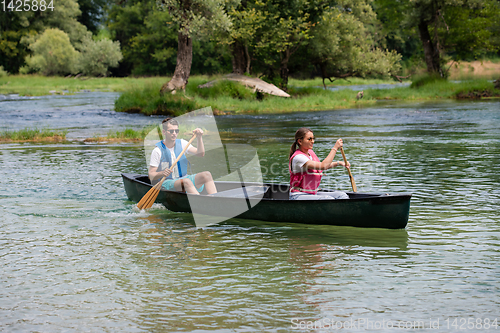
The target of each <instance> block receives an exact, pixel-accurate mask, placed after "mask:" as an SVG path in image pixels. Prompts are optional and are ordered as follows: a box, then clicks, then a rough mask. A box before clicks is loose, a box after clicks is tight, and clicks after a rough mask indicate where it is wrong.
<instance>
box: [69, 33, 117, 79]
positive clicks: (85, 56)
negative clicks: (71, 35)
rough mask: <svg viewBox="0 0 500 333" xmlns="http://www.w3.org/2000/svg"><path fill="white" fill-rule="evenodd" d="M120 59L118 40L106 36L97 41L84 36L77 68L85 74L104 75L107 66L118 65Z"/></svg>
mask: <svg viewBox="0 0 500 333" xmlns="http://www.w3.org/2000/svg"><path fill="white" fill-rule="evenodd" d="M122 59H123V55H122V53H121V51H120V42H118V41H116V42H113V41H111V40H109V39H107V38H103V39H101V40H98V41H94V40H93V39H92V38H86V39H85V40H84V41H83V43H82V47H81V58H80V63H79V66H78V69H79V70H80V71H81V72H82V73H83V74H85V75H89V76H106V75H107V73H108V68H109V67H116V66H118V62H119V61H120V60H122Z"/></svg>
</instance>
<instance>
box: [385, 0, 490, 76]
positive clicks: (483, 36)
mask: <svg viewBox="0 0 500 333" xmlns="http://www.w3.org/2000/svg"><path fill="white" fill-rule="evenodd" d="M376 4H377V6H376V7H377V8H380V9H382V10H383V9H384V8H385V9H387V8H390V7H391V6H392V7H394V8H397V12H398V13H400V15H395V16H392V17H391V18H388V20H387V21H388V22H390V21H399V22H400V23H399V25H400V26H406V27H407V28H414V29H415V30H416V31H418V36H419V38H420V41H421V47H422V50H423V55H424V60H425V63H426V66H427V72H428V73H430V74H435V75H439V76H442V77H444V76H446V75H447V73H446V71H445V70H444V69H443V64H444V63H445V61H446V57H447V56H450V57H451V58H452V59H453V60H461V59H467V58H477V57H479V56H480V55H484V54H487V53H488V52H492V51H495V50H498V43H497V42H495V35H494V33H493V32H494V27H495V26H497V27H498V22H499V17H500V5H499V2H498V1H497V0H414V1H399V0H376ZM387 17H388V16H387ZM387 21H386V22H387ZM397 25H398V24H394V23H392V26H397Z"/></svg>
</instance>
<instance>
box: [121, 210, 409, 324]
mask: <svg viewBox="0 0 500 333" xmlns="http://www.w3.org/2000/svg"><path fill="white" fill-rule="evenodd" d="M142 220H143V221H144V225H143V227H142V228H140V230H139V231H138V235H137V238H138V241H137V242H135V243H133V244H131V246H134V248H132V249H130V253H131V257H132V261H133V263H134V264H135V265H136V269H135V272H134V274H129V275H125V276H123V275H122V276H118V277H117V279H118V280H119V281H118V284H119V285H120V286H121V287H122V288H125V289H127V290H128V292H129V293H130V294H137V295H139V296H140V301H139V302H138V303H137V302H136V303H137V304H139V305H140V306H139V307H138V308H137V309H138V310H137V312H138V314H137V319H136V320H137V324H138V325H139V326H140V327H141V328H148V329H150V328H153V329H159V330H161V329H167V328H171V329H177V330H188V329H190V330H193V329H203V328H204V329H213V328H219V329H220V328H226V329H237V328H242V327H254V328H256V327H259V328H261V329H262V330H263V331H269V330H273V329H274V330H276V329H278V328H283V327H289V325H290V320H291V318H294V317H298V318H313V319H317V318H320V316H321V315H322V314H324V311H325V307H328V306H329V305H330V303H329V302H333V301H335V297H336V296H335V291H336V290H340V289H342V288H346V287H349V286H348V284H349V283H350V281H348V280H346V279H345V276H344V274H345V270H351V269H352V266H353V265H356V262H359V260H369V259H370V258H373V257H375V256H376V255H384V256H388V255H392V256H398V255H399V256H404V254H403V252H404V251H405V250H406V238H407V234H406V232H405V231H404V230H403V232H402V233H390V231H389V234H386V241H388V238H390V241H389V242H388V243H387V242H386V243H385V245H384V241H382V240H379V239H377V237H380V236H381V235H383V234H384V232H380V231H379V232H375V235H374V236H373V237H372V238H370V237H368V235H369V234H368V233H367V232H363V230H362V229H356V228H331V227H330V228H328V227H325V226H307V227H306V226H304V225H298V226H292V225H290V224H283V223H262V222H256V221H247V220H239V219H231V220H229V221H228V222H225V223H221V224H219V225H215V226H211V227H209V228H205V229H198V228H195V227H194V220H193V218H192V216H191V215H190V214H183V213H172V212H168V211H165V212H160V213H158V214H157V215H150V216H147V217H144V218H142ZM332 230H337V231H332ZM338 230H341V231H338ZM346 230H347V231H346ZM356 237H357V238H356ZM370 239H371V240H370ZM377 244H378V245H377ZM391 244H392V245H391ZM377 246H378V247H377ZM368 252H370V253H371V254H370V255H366V254H367V253H368ZM364 255H366V256H364ZM370 256H371V257H370ZM339 280H341V281H339Z"/></svg>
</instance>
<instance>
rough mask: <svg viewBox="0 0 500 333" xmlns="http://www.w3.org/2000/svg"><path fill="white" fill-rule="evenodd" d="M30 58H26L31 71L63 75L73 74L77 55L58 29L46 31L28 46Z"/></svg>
mask: <svg viewBox="0 0 500 333" xmlns="http://www.w3.org/2000/svg"><path fill="white" fill-rule="evenodd" d="M29 48H30V49H31V50H32V51H33V55H32V56H28V57H27V58H26V63H27V65H28V67H29V68H30V70H31V71H33V72H39V73H42V74H43V75H64V74H68V73H73V72H75V69H76V68H75V65H76V63H77V61H78V57H79V53H78V51H76V50H75V48H74V47H73V45H71V42H70V39H69V36H68V35H67V34H66V33H65V32H64V31H61V30H59V29H55V28H54V29H47V30H45V32H44V33H43V34H42V35H40V37H39V38H38V39H37V40H36V41H35V42H33V43H32V44H30V46H29Z"/></svg>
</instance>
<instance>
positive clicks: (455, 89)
mask: <svg viewBox="0 0 500 333" xmlns="http://www.w3.org/2000/svg"><path fill="white" fill-rule="evenodd" d="M212 79H214V77H208V76H192V77H191V78H190V80H189V83H188V85H187V87H186V91H185V92H179V93H177V94H175V95H171V94H166V95H164V96H160V94H159V90H160V87H161V85H162V84H163V83H165V82H167V81H168V80H169V78H168V77H151V78H90V79H85V78H83V79H82V78H60V77H43V76H37V75H16V76H8V77H4V78H1V79H0V94H11V93H16V94H20V95H27V96H35V95H47V94H71V93H75V92H80V91H95V90H99V91H120V92H123V93H122V94H121V96H120V97H119V98H118V99H117V100H116V102H115V110H116V111H118V112H129V113H142V114H146V115H173V116H178V115H180V114H183V113H186V112H188V111H192V110H195V109H199V108H202V107H206V106H211V107H212V109H213V110H214V113H215V114H218V115H221V114H239V113H280V112H293V111H318V110H334V109H348V108H358V107H367V106H371V105H374V104H375V103H377V101H379V100H398V101H426V100H443V99H480V98H499V97H500V90H498V89H495V87H494V84H493V83H492V82H491V81H488V80H486V79H472V80H463V81H460V82H456V81H435V82H429V83H427V84H424V85H421V86H418V87H414V88H412V87H408V86H401V85H400V84H399V83H398V82H395V81H384V80H373V79H369V80H364V79H359V78H352V79H349V80H337V81H335V82H333V83H331V82H329V81H328V82H327V89H326V90H325V89H323V87H322V80H321V79H319V78H316V79H310V80H296V79H290V82H289V90H288V92H289V93H290V95H291V96H292V97H291V98H281V97H276V96H270V95H263V94H259V93H255V92H252V91H251V90H249V89H247V88H245V87H243V86H241V85H239V84H238V83H234V82H227V81H223V82H220V83H218V84H216V85H214V86H213V87H211V88H203V89H200V88H198V86H199V85H201V84H204V83H206V82H208V81H210V80H212ZM406 83H407V84H409V83H410V82H409V81H407V82H406ZM349 85H351V86H352V85H357V86H366V85H384V87H385V88H388V87H390V88H391V89H365V90H364V91H363V97H362V98H359V97H360V96H358V91H354V90H352V89H339V88H338V87H339V86H342V87H345V86H349ZM393 87H394V88H393Z"/></svg>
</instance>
